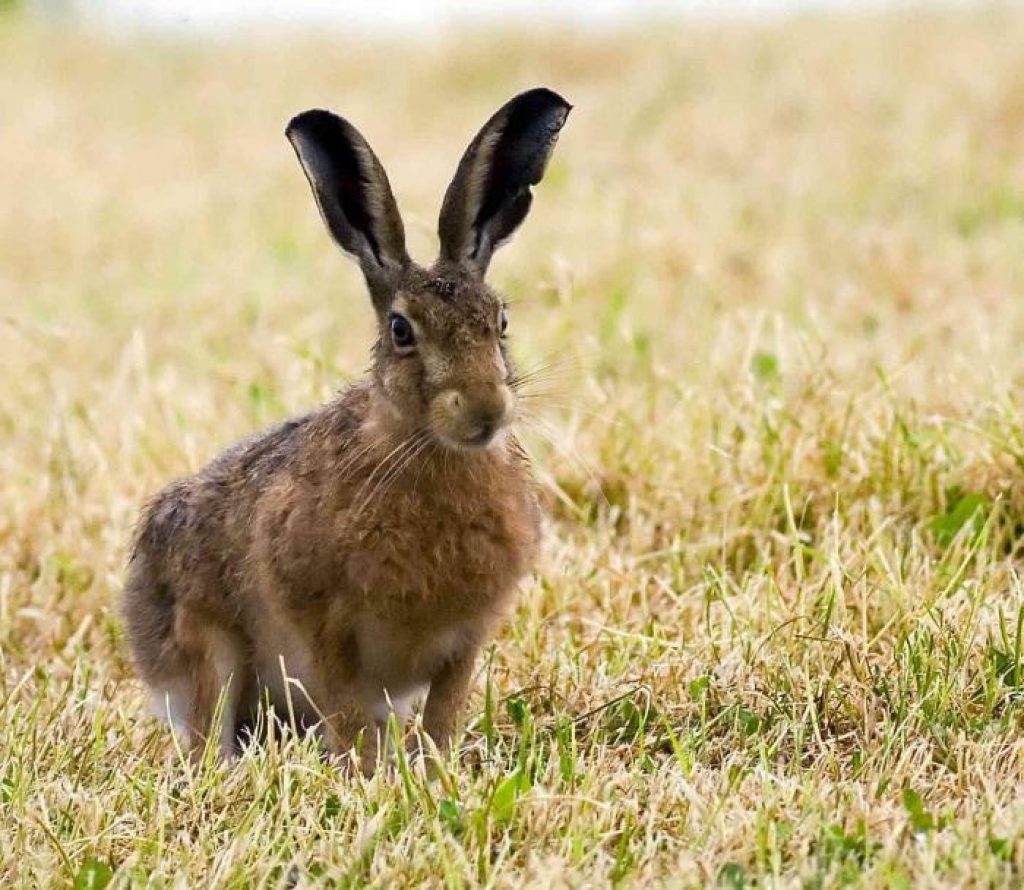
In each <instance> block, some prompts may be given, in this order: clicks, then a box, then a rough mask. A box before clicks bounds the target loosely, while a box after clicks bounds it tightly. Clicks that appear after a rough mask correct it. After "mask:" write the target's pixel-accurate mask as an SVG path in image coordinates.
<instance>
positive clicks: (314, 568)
mask: <svg viewBox="0 0 1024 890" xmlns="http://www.w3.org/2000/svg"><path fill="white" fill-rule="evenodd" d="M534 92H536V91H534ZM524 95H531V94H524ZM551 95H553V94H551ZM520 98H521V97H520ZM516 101H518V99H517V100H513V103H515V102H516ZM513 103H509V106H506V108H510V107H512V106H513ZM566 109H567V106H566ZM504 110H505V109H503V111H504ZM317 114H321V115H322V114H326V113H322V112H319V113H317ZM500 114H501V112H499V115H500ZM296 120H297V121H300V119H299V118H297V119H296ZM335 120H338V121H340V119H335ZM563 120H564V116H563ZM495 121H497V127H496V125H495ZM342 123H344V122H342ZM293 125H294V122H293ZM502 125H503V121H502V119H500V118H499V116H498V115H496V116H495V118H493V119H492V121H490V122H489V123H488V125H487V127H490V128H491V129H492V131H494V138H496V139H500V138H501V137H502ZM345 126H346V127H348V130H346V131H344V132H345V138H346V139H352V140H357V148H358V152H357V154H356V163H365V164H367V165H368V166H367V167H366V168H365V169H366V170H369V173H365V174H364V177H363V178H364V179H365V180H366V181H367V183H368V184H367V185H366V188H367V189H369V190H370V191H371V193H370V194H369V195H368V196H367V197H366V200H365V206H367V207H370V208H371V211H372V212H370V213H369V221H363V223H362V225H361V226H357V225H354V224H353V223H352V220H356V221H357V222H358V221H359V219H358V217H359V212H360V208H359V207H358V206H356V207H354V208H353V207H352V205H349V204H339V205H338V206H339V207H340V211H339V210H337V209H335V208H332V207H331V206H330V201H331V200H332V194H331V193H330V192H329V191H327V190H325V189H326V187H325V186H324V185H323V183H324V173H323V170H322V169H321V168H314V165H315V164H322V163H324V161H323V158H321V157H320V156H317V157H316V158H313V159H310V158H309V157H308V155H307V154H304V152H303V151H302V150H300V151H299V156H300V160H301V161H302V162H303V165H304V167H305V168H306V170H307V175H309V177H310V182H311V184H312V185H313V188H314V193H315V194H316V195H317V200H318V204H320V206H321V211H322V213H323V214H324V218H325V220H326V221H327V223H328V227H329V228H330V229H331V232H332V234H334V235H335V238H336V240H338V241H339V243H340V244H342V246H343V247H345V249H346V250H349V252H352V253H353V254H354V255H357V258H359V259H360V262H361V264H362V265H363V268H364V272H365V273H366V277H367V281H368V284H369V285H370V288H371V292H372V294H373V297H374V304H375V306H376V308H377V314H378V321H379V326H380V330H379V337H378V342H377V345H376V347H375V353H374V355H375V357H374V364H373V368H372V370H371V372H370V373H369V375H368V377H367V379H366V380H364V381H362V382H360V383H358V384H356V385H355V386H353V387H351V388H350V389H349V390H348V391H346V392H344V393H343V394H342V395H340V396H339V397H338V398H337V399H336V400H335V401H333V402H332V403H330V404H328V405H326V406H325V407H323V408H321V409H319V410H317V411H314V412H312V413H310V414H307V415H305V416H303V417H300V418H298V419H295V420H290V421H287V422H285V423H282V424H280V425H278V426H276V427H274V428H272V429H270V430H268V431H266V432H264V433H262V434H260V435H257V436H255V437H254V438H251V439H249V440H247V441H244V442H241V443H239V444H238V445H235V446H233V447H232V448H230V449H229V450H228V451H226V452H225V453H224V454H222V455H221V456H220V457H218V458H217V459H216V460H214V461H213V462H212V463H211V464H209V465H208V466H207V467H206V468H204V469H203V470H201V471H200V472H199V473H197V474H196V475H194V476H192V477H189V478H186V479H182V480H179V481H177V482H174V483H172V484H171V485H169V486H168V487H167V488H165V489H164V490H163V491H161V492H160V493H159V494H158V495H157V496H156V497H155V498H154V499H153V501H152V502H151V503H150V505H149V506H148V508H147V510H146V511H145V513H144V515H143V517H142V520H141V522H140V526H139V531H138V534H137V537H136V541H135V545H134V549H133V553H132V556H131V559H130V563H129V574H128V583H127V588H126V592H125V598H124V617H125V624H126V628H127V633H128V639H129V643H130V645H131V648H132V651H133V654H134V658H135V663H136V665H137V667H138V670H139V672H140V674H141V675H142V677H143V679H144V680H145V681H146V682H147V683H148V684H149V686H150V688H151V689H152V691H153V693H154V698H155V700H156V702H155V703H156V705H157V708H158V710H160V711H161V713H165V714H166V715H167V716H169V717H170V719H171V720H172V721H173V722H174V723H176V724H177V725H178V727H179V729H180V730H181V731H182V732H183V733H184V734H185V735H186V737H187V739H188V743H189V744H190V745H191V746H193V747H196V746H200V745H201V744H202V742H203V741H204V739H205V737H206V736H207V734H208V733H210V732H211V731H212V732H213V733H214V734H215V735H216V737H217V741H218V745H219V748H220V750H221V751H222V753H224V754H229V753H231V752H232V751H233V750H234V745H235V727H236V725H237V724H238V723H239V722H241V721H243V720H245V719H247V718H248V717H250V716H251V714H252V713H253V711H254V709H255V708H256V707H257V706H258V704H259V703H260V701H261V698H262V697H263V696H269V698H270V700H271V701H272V702H273V703H274V705H275V710H276V711H277V713H278V714H285V713H288V711H289V709H291V710H292V712H293V713H294V714H295V716H296V718H297V719H298V720H299V721H301V722H303V723H304V724H306V725H312V724H314V723H317V722H318V721H321V720H323V722H324V724H325V730H326V738H327V742H328V745H329V747H330V749H331V750H333V751H335V752H337V753H343V752H345V751H348V750H349V749H350V748H351V746H352V745H353V744H354V743H355V742H356V739H357V736H358V735H359V733H360V731H361V730H362V729H364V728H367V727H369V728H370V729H373V728H374V727H378V726H380V725H381V723H382V721H384V720H385V719H386V718H387V716H388V714H389V713H390V712H392V710H393V711H394V713H396V714H397V715H398V717H399V718H400V719H402V720H405V719H407V718H408V716H409V711H410V701H409V699H410V698H411V697H413V696H415V694H417V693H418V692H420V691H422V690H428V689H429V694H428V697H427V699H426V704H425V707H424V711H423V722H424V728H425V730H426V731H427V732H428V733H429V734H430V735H431V736H432V737H433V738H434V739H435V741H436V742H437V743H438V744H440V745H442V746H443V745H444V744H446V743H447V741H448V740H449V738H450V737H451V734H452V731H453V728H454V725H455V722H456V718H457V716H458V714H459V712H460V711H461V708H462V706H463V702H464V700H465V697H466V694H467V692H468V689H469V685H470V679H471V676H472V669H473V664H474V660H475V657H476V654H477V652H478V650H479V648H480V646H481V645H482V644H483V643H484V642H486V641H487V640H488V639H489V638H490V637H491V635H492V634H493V633H494V630H495V626H496V624H497V622H498V621H499V620H500V618H501V617H502V615H503V614H505V612H506V611H507V610H508V607H509V605H510V602H511V598H512V596H513V593H514V590H515V587H516V584H517V583H518V581H519V580H520V578H521V577H522V576H523V575H524V574H525V573H526V572H527V571H528V570H529V567H530V565H531V562H532V560H533V559H534V556H535V554H536V551H537V547H538V543H539V526H540V513H539V510H538V506H537V501H536V498H535V493H534V488H533V484H532V481H531V476H530V473H529V468H528V466H527V463H526V461H525V460H524V458H523V455H522V452H521V451H520V449H519V447H518V444H517V442H516V440H515V438H514V436H513V435H512V434H511V432H510V431H509V430H508V429H507V424H508V423H509V422H510V421H511V420H512V419H513V417H514V387H515V377H514V373H513V370H512V368H511V365H510V362H509V360H508V356H507V354H506V352H505V347H504V341H503V339H502V336H501V331H500V330H499V317H500V313H501V312H502V302H501V299H500V297H498V295H497V294H495V293H494V292H493V291H492V290H491V289H490V288H489V287H488V286H487V285H486V284H485V283H484V282H483V277H482V276H483V271H484V269H485V268H486V260H487V259H488V258H489V250H488V251H487V256H486V258H484V259H482V260H481V261H480V262H477V263H473V262H472V261H455V260H452V259H442V260H439V261H438V263H437V264H435V266H434V267H432V268H431V269H430V270H425V269H423V268H421V267H419V266H416V265H415V264H414V263H412V262H411V261H410V260H408V258H407V257H406V256H405V255H404V235H402V229H401V221H400V217H398V215H397V209H396V208H393V207H392V205H393V199H392V198H391V196H390V188H389V187H388V185H387V181H386V178H385V177H384V174H383V169H382V168H379V162H377V161H376V158H375V157H374V156H373V155H372V152H370V150H369V147H368V146H367V145H365V142H363V141H362V139H361V137H360V136H359V135H358V133H357V132H356V131H355V130H354V128H351V127H350V125H347V124H346V125H345ZM487 127H485V130H487ZM556 132H557V130H556ZM289 135H290V137H291V136H292V134H291V132H290V134H289ZM303 135H304V134H301V133H300V134H299V137H302V136H303ZM318 138H319V137H318ZM293 141H295V142H298V138H293ZM552 143H553V140H552ZM318 144H319V143H318ZM301 147H302V148H306V146H301ZM342 147H344V146H342ZM471 148H472V146H471ZM513 148H515V146H513ZM297 150H299V149H298V148H297ZM367 159H369V160H367ZM378 168H379V169H378ZM342 172H344V171H342ZM327 173H328V174H329V175H341V174H339V173H337V170H336V168H335V167H333V166H332V167H330V168H329V169H328V171H327ZM328 178H329V177H328ZM476 178H477V179H479V173H477V174H476ZM537 178H539V175H538V176H537ZM533 181H536V179H534V180H533ZM328 184H330V183H328ZM514 184H515V183H514V182H513V185H514ZM478 185H479V184H478V183H477V182H476V181H474V184H473V187H474V188H477V189H478V190H479V188H478ZM459 187H460V186H459V184H458V177H457V178H456V182H454V183H453V185H452V188H453V189H455V188H459ZM450 191H451V190H450ZM357 197H358V196H357ZM345 200H349V198H348V197H347V196H345ZM463 203H467V202H465V201H464V202H463ZM478 210H479V205H478V204H474V205H472V206H471V207H470V208H469V210H468V211H467V212H477V211H478ZM332 213H333V217H332ZM389 214H390V215H389ZM521 215H525V214H521ZM521 215H520V219H521ZM382 217H383V222H381V219H382ZM339 221H340V222H339ZM484 224H486V220H485V223H484ZM515 225H518V221H516V222H515ZM375 226H376V228H374V227H375ZM463 229H464V230H470V229H472V226H471V225H470V224H469V223H467V224H466V225H465V226H463ZM381 233H383V234H381ZM497 233H498V235H501V234H502V233H501V231H500V229H499V230H498V231H497ZM505 237H507V233H506V234H505ZM360 239H363V240H360ZM491 240H492V241H493V242H497V241H498V238H497V237H493V238H491ZM366 244H372V245H375V246H376V251H375V252H372V253H371V252H369V251H368V250H367V249H366V246H365V245H366ZM361 251H362V252H361ZM455 252H456V251H454V250H452V251H449V252H448V253H449V255H451V254H452V253H455ZM395 311H400V313H401V314H402V315H403V316H404V317H405V318H406V319H408V321H409V322H410V323H411V324H412V326H413V328H414V329H415V331H416V347H415V349H414V350H413V351H412V352H411V353H410V352H409V351H407V350H403V349H400V348H398V347H397V346H396V344H395V343H393V342H392V339H391V332H390V330H389V326H388V325H389V318H390V317H391V313H393V312H395ZM481 429H482V430H483V431H484V432H482V433H481V432H479V431H480V430H481ZM282 666H283V671H282ZM222 695H223V711H222V713H221V715H220V716H221V719H220V723H219V724H218V725H216V726H215V725H214V717H215V711H216V708H217V703H218V700H219V699H220V697H221V696H222ZM373 736H374V733H372V732H371V733H369V734H368V739H367V741H368V743H369V744H368V747H367V753H368V755H369V760H372V757H373V752H374V748H373Z"/></svg>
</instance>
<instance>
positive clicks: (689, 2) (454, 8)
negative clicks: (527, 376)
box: [26, 0, 951, 33]
mask: <svg viewBox="0 0 1024 890" xmlns="http://www.w3.org/2000/svg"><path fill="white" fill-rule="evenodd" d="M26 2H27V3H28V5H30V6H31V7H32V8H33V9H34V10H36V11H37V12H39V13H40V14H42V15H50V16H57V15H60V16H68V17H73V18H74V19H76V20H79V21H83V22H88V23H89V24H93V25H100V26H103V27H110V28H118V29H120V28H141V29H162V28H172V29H176V30H184V31H193V32H207V33H217V32H224V31H227V30H234V29H238V28H247V29H256V30H266V29H279V28H282V27H285V28H294V29H302V28H308V27H317V28H322V27H329V28H332V29H337V30H339V31H344V30H347V29H359V30H370V31H375V30H382V29H391V30H395V29H398V30H408V29H411V30H439V29H443V28H445V27H451V26H458V25H460V24H465V23H472V24H476V25H486V24H492V25H500V24H502V23H504V22H508V21H519V22H522V21H524V20H533V21H539V22H551V21H563V22H572V23H573V24H575V25H578V26H583V27H590V28H593V27H614V26H616V25H621V24H623V23H629V22H635V21H638V20H647V21H652V20H658V21H662V22H665V21H671V20H672V19H673V18H678V17H679V16H691V17H692V16H702V17H721V16H759V15H773V14H774V15H778V14H780V13H790V12H797V11H805V12H807V11H822V10H829V9H843V8H844V7H845V8H848V9H859V10H862V11H863V10H865V9H870V8H872V7H874V8H880V7H885V6H895V5H898V4H899V0H554V2H544V0H518V2H517V0H489V2H485V3H481V2H475V0H387V2H371V3H358V2H346V0H293V2H289V3H277V2H273V0H255V2H245V0H138V2H133V0H26ZM933 2H934V0H933ZM903 5H907V4H906V3H904V4H903ZM917 5H918V6H920V4H917ZM947 5H951V4H947Z"/></svg>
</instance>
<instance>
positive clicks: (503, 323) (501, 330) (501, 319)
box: [498, 309, 508, 337]
mask: <svg viewBox="0 0 1024 890" xmlns="http://www.w3.org/2000/svg"><path fill="white" fill-rule="evenodd" d="M507 330H508V313H507V312H506V311H505V310H504V309H502V310H501V312H499V313H498V335H499V336H501V337H504V336H505V332H506V331H507Z"/></svg>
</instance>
